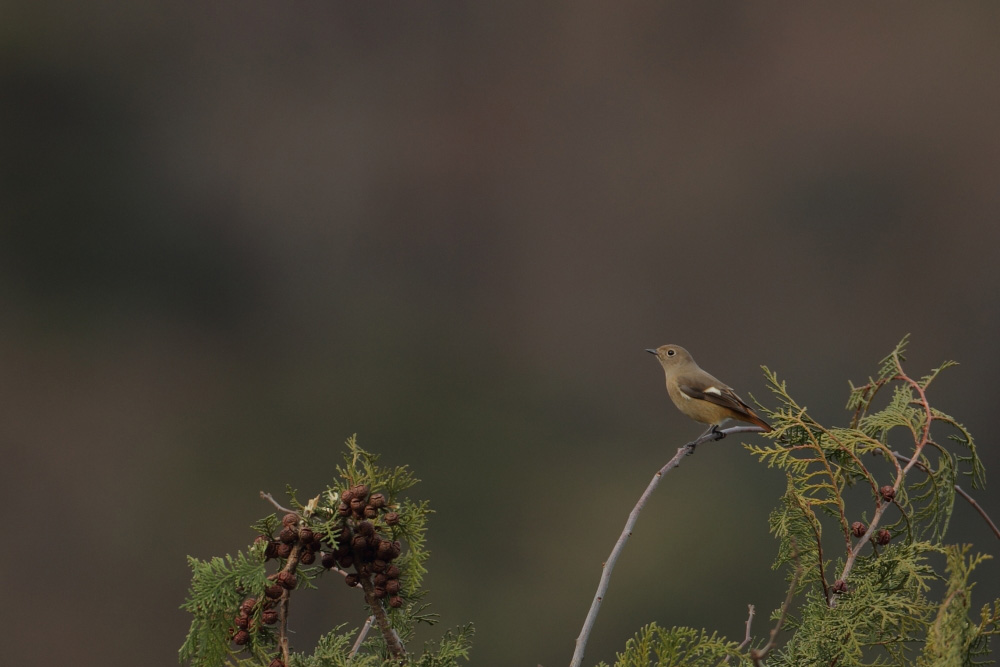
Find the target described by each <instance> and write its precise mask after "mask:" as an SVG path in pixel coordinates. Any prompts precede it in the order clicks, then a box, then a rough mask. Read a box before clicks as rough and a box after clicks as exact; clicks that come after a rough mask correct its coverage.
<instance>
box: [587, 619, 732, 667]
mask: <svg viewBox="0 0 1000 667" xmlns="http://www.w3.org/2000/svg"><path fill="white" fill-rule="evenodd" d="M727 658H737V661H736V662H733V663H732V664H733V665H740V664H749V662H740V660H744V661H745V660H747V659H746V658H743V657H742V656H741V654H740V651H739V647H738V645H737V644H736V642H730V641H726V640H725V639H724V638H722V637H719V636H717V635H716V634H715V633H712V634H711V635H709V634H707V633H706V632H705V631H704V630H694V629H692V628H671V629H669V630H667V629H666V628H661V627H660V626H658V625H657V624H656V623H650V624H649V625H647V626H646V627H644V628H642V629H641V630H639V632H638V633H636V635H635V637H633V638H632V639H630V640H628V643H627V644H625V650H624V651H623V652H622V653H619V654H618V655H617V656H616V659H615V665H614V667H675V666H676V665H686V666H688V667H717V666H718V665H719V663H720V661H722V660H725V659H727ZM598 667H607V663H604V662H602V663H600V664H599V666H598Z"/></svg>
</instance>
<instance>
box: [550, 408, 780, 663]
mask: <svg viewBox="0 0 1000 667" xmlns="http://www.w3.org/2000/svg"><path fill="white" fill-rule="evenodd" d="M763 432H764V429H762V428H761V427H759V426H733V427H730V428H727V429H723V430H721V431H714V430H711V429H710V430H708V431H705V432H704V433H702V434H701V435H700V436H699V437H698V438H697V439H696V440H692V441H691V442H689V443H687V444H686V445H684V446H683V447H681V448H679V449H678V450H677V453H676V454H675V455H674V457H673V458H672V459H670V460H669V461H667V464H666V465H665V466H663V467H662V468H660V469H659V470H658V471H657V472H656V474H655V475H653V479H652V480H651V481H650V482H649V486H647V487H646V490H645V491H644V492H643V494H642V495H641V496H640V497H639V502H637V503H636V504H635V507H633V508H632V512H631V514H629V515H628V521H626V522H625V528H624V530H622V534H621V536H620V537H619V538H618V541H617V542H616V543H615V546H614V549H612V550H611V555H610V556H609V557H608V560H607V561H606V562H605V563H604V565H603V566H602V567H603V572H601V581H600V583H599V584H598V585H597V593H596V594H595V595H594V601H593V602H591V604H590V611H589V612H587V618H586V620H585V621H584V622H583V629H581V630H580V636H579V637H577V638H576V649H575V650H574V651H573V659H572V660H571V661H570V663H569V664H570V667H580V665H581V664H582V663H583V654H584V651H585V650H586V648H587V640H588V639H589V638H590V632H591V630H592V629H593V627H594V622H595V621H596V620H597V612H598V611H600V608H601V602H602V601H603V600H604V595H605V593H607V590H608V583H609V582H610V581H611V571H612V570H613V569H614V567H615V562H616V561H617V560H618V556H620V555H621V552H622V549H624V548H625V543H626V542H627V541H628V538H629V537H631V535H632V528H633V526H635V522H636V520H637V519H638V518H639V512H641V511H642V508H643V507H645V506H646V501H648V500H649V497H650V496H651V495H652V494H653V491H655V490H656V487H657V486H658V485H659V483H660V480H661V479H663V476H664V475H665V474H667V473H668V472H670V471H671V470H672V469H674V468H676V467H677V466H679V465H680V464H681V460H682V459H683V458H684V457H685V456H687V455H688V454H692V453H693V452H694V449H695V447H697V446H698V445H700V444H701V443H703V442H708V441H710V440H721V439H722V438H724V437H726V436H727V435H729V434H731V433H763Z"/></svg>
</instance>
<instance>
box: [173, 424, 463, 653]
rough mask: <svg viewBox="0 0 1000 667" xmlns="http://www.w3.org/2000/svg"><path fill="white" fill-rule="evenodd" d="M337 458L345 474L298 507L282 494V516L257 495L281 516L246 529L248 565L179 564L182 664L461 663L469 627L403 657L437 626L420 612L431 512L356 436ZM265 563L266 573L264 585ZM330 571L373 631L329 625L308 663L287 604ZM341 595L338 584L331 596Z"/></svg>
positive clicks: (237, 561) (222, 561)
mask: <svg viewBox="0 0 1000 667" xmlns="http://www.w3.org/2000/svg"><path fill="white" fill-rule="evenodd" d="M346 449H347V451H346V453H345V455H344V464H343V465H341V466H337V474H338V477H339V480H335V481H334V482H333V484H331V485H330V486H329V487H327V488H326V489H325V490H323V491H321V492H320V493H319V494H317V495H316V496H314V497H312V498H311V499H309V500H308V501H306V502H305V503H303V502H300V501H299V500H298V498H297V492H296V490H295V489H293V488H291V487H290V486H289V487H288V488H287V495H288V500H287V501H286V504H287V507H285V506H284V505H283V504H282V503H280V502H278V501H277V500H275V499H274V498H273V497H272V496H271V494H267V493H264V492H261V497H262V498H263V499H265V500H267V501H268V502H269V503H271V505H273V506H274V507H275V508H276V509H278V510H279V511H280V512H282V513H283V514H284V516H283V517H282V518H280V519H279V517H278V515H276V514H269V515H267V516H265V517H263V518H262V519H260V520H258V521H256V522H255V523H254V524H253V526H252V528H253V530H254V531H255V532H256V533H257V534H258V537H257V540H256V541H255V542H254V544H253V546H252V547H251V548H250V549H249V551H248V553H247V555H244V554H243V553H242V552H240V553H238V554H237V555H236V556H226V557H225V558H213V559H210V560H209V561H204V562H203V561H199V560H198V559H195V558H189V562H190V564H191V568H192V574H193V576H192V586H191V591H190V593H189V595H188V600H187V602H186V603H185V604H184V606H183V608H184V609H185V610H187V611H189V612H190V613H191V614H192V615H193V617H194V619H193V620H192V624H191V631H190V632H189V634H188V637H187V639H186V640H185V642H184V645H183V646H182V647H181V650H180V654H179V657H180V660H181V662H184V663H189V664H191V665H193V666H195V667H218V666H219V665H247V666H250V665H257V666H261V665H268V666H269V667H291V666H293V665H294V666H295V667H336V666H343V667H346V666H347V665H350V666H351V667H375V666H379V667H383V666H388V665H403V664H413V665H422V666H426V667H431V666H434V667H454V666H455V665H457V664H458V663H459V661H462V660H465V659H467V658H468V654H469V649H470V647H471V640H472V626H471V625H467V626H463V627H462V628H459V629H458V630H457V631H455V632H448V633H445V635H444V636H443V637H442V639H441V640H440V641H439V642H437V643H434V644H426V645H425V646H424V649H423V651H422V652H420V653H417V654H413V653H410V652H408V651H407V649H406V648H405V646H406V643H407V642H409V641H410V640H411V639H412V638H413V637H414V626H415V625H416V624H417V623H433V622H434V621H435V620H436V618H435V615H434V614H430V613H428V612H427V611H426V609H427V605H426V603H423V602H421V599H422V598H423V597H424V595H425V593H426V591H424V590H423V589H422V586H421V584H422V580H423V575H424V574H425V573H426V571H427V570H426V566H425V563H426V560H427V557H428V553H427V550H426V547H425V533H426V530H427V519H428V516H429V515H430V513H431V509H430V507H429V506H428V504H427V502H426V501H416V500H412V499H410V498H406V497H403V496H402V493H403V492H404V491H406V490H407V489H409V488H410V487H412V486H413V485H414V484H416V483H417V481H418V480H417V479H416V477H415V476H414V475H413V473H412V472H410V470H409V469H408V468H407V467H406V466H397V467H394V468H387V467H383V466H380V465H379V464H378V456H376V455H375V454H372V453H370V452H367V451H365V450H364V449H362V448H361V447H360V446H359V445H358V444H357V440H356V438H354V437H351V438H350V439H349V440H348V441H347V445H346ZM271 563H274V564H276V568H274V566H272V568H274V569H273V571H271V572H270V574H269V573H268V570H269V564H271ZM313 563H317V565H315V566H314V565H313ZM320 565H321V566H322V567H321V566H320ZM328 572H329V573H333V574H334V575H335V579H336V580H337V581H344V582H346V583H347V584H348V586H350V587H358V588H360V589H361V591H362V595H361V596H359V598H358V600H359V602H360V603H361V604H363V606H364V608H365V616H367V617H369V619H371V622H366V624H365V626H364V628H365V629H364V631H363V632H362V631H353V632H352V631H347V630H345V629H344V628H345V626H338V627H337V628H334V630H333V631H331V632H330V633H328V634H326V635H324V636H323V637H322V638H321V639H320V641H319V642H318V644H317V646H316V648H315V650H314V651H313V652H312V653H305V652H295V651H293V650H292V647H291V646H290V638H291V629H290V624H291V622H292V620H293V619H292V618H291V617H290V612H289V610H290V605H289V600H290V597H291V594H292V592H294V591H297V590H303V589H317V588H318V586H317V585H316V584H317V582H318V581H319V580H320V579H321V578H322V577H323V576H324V575H325V574H326V573H328ZM348 590H349V589H347V588H344V587H343V585H342V584H341V585H340V586H337V588H336V591H337V592H338V593H339V592H340V591H344V592H345V593H346V591H348ZM371 626H374V627H376V628H377V629H378V632H377V633H375V634H374V636H368V634H369V633H368V632H367V628H368V627H371ZM352 638H353V639H352Z"/></svg>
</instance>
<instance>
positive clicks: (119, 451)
mask: <svg viewBox="0 0 1000 667" xmlns="http://www.w3.org/2000/svg"><path fill="white" fill-rule="evenodd" d="M2 15H3V20H2V21H0V91H2V94H0V119H2V135H0V141H2V145H0V154H2V156H3V157H2V159H0V165H2V167H0V168H2V172H0V173H2V179H3V180H2V190H0V201H2V202H3V204H2V206H0V313H2V316H0V424H2V427H0V434H2V447H3V458H4V465H3V467H2V476H3V477H2V489H3V507H4V511H5V515H6V520H5V525H6V531H7V539H6V540H5V548H4V549H3V556H2V558H3V571H4V573H5V582H6V583H5V584H4V586H5V590H6V592H7V594H6V595H5V604H4V609H3V612H2V613H3V617H4V624H5V627H6V628H7V630H8V631H9V632H10V633H11V634H10V637H11V641H10V642H8V647H7V649H6V650H5V651H4V661H5V662H9V664H69V663H73V664H76V665H81V666H87V665H108V664H114V665H131V664H143V665H170V664H174V663H175V661H176V653H175V652H176V650H177V648H178V647H179V645H180V643H181V641H182V639H183V637H184V634H185V632H186V629H187V623H188V621H189V619H188V618H187V617H186V616H185V614H184V613H183V612H181V611H180V610H179V609H178V606H179V605H180V604H181V603H182V601H183V599H184V596H185V592H186V587H187V583H188V571H187V568H186V565H185V561H184V557H185V556H186V555H187V554H191V555H194V556H198V557H202V558H207V557H209V556H212V555H216V554H222V553H224V552H227V551H232V550H235V549H237V548H242V547H243V546H244V545H245V544H246V543H247V542H248V541H249V540H250V539H251V537H252V535H251V533H250V531H249V529H248V524H249V523H250V522H251V521H253V520H254V519H256V518H258V517H259V516H261V515H262V514H264V513H266V512H267V511H268V507H267V506H266V505H264V504H263V503H262V502H261V501H260V500H259V499H258V498H257V492H258V491H259V490H261V489H265V490H270V491H281V490H282V489H283V488H284V484H285V483H286V482H289V483H291V484H293V485H294V486H296V487H298V488H299V489H301V490H302V491H303V493H309V492H311V491H314V490H316V489H318V488H320V487H321V486H322V485H324V484H325V483H327V482H328V481H329V480H330V478H331V475H332V470H333V466H334V464H335V463H336V462H337V461H338V460H339V456H340V443H341V442H342V441H343V440H344V439H345V438H346V437H347V436H349V435H350V434H351V433H354V432H357V433H358V434H359V436H360V441H361V443H362V444H363V445H364V446H366V447H368V448H371V449H374V450H377V451H380V452H382V453H383V454H384V457H385V458H384V460H385V461H386V462H387V463H392V464H396V463H408V464H410V465H411V466H412V467H413V468H414V469H415V470H416V471H417V474H418V476H420V477H421V478H422V479H423V480H424V481H423V482H422V483H421V484H420V486H419V487H417V489H416V490H415V492H416V494H418V495H419V496H421V497H427V498H429V499H430V500H431V501H432V503H433V506H434V508H435V509H436V510H437V513H436V514H435V515H434V517H433V521H432V523H431V529H430V535H429V547H430V549H431V550H432V552H433V555H432V559H431V561H430V563H429V566H430V569H431V574H430V576H429V577H428V579H427V584H428V587H429V589H430V590H431V595H430V597H429V600H430V601H431V602H432V603H433V605H434V608H435V609H436V610H437V611H438V612H440V613H441V615H442V626H453V625H457V624H459V623H461V622H464V621H466V620H472V621H474V622H475V623H476V625H477V627H478V636H477V638H476V644H475V648H474V653H473V664H475V665H484V666H487V667H489V666H499V665H532V666H533V665H535V664H538V663H541V664H544V665H547V666H549V667H551V666H554V665H560V664H566V663H567V662H568V660H569V657H570V654H571V652H572V645H573V640H574V639H575V637H576V635H577V633H578V632H579V628H580V625H581V623H582V621H583V618H584V615H585V613H586V609H587V606H588V604H589V602H590V598H591V596H592V595H593V591H594V589H595V587H596V585H597V579H598V576H599V572H600V563H601V562H602V561H603V560H604V559H605V558H606V557H607V554H608V552H609V551H610V548H611V546H612V544H613V542H614V539H615V538H616V536H617V534H618V531H619V530H620V529H621V526H622V524H623V522H624V520H625V517H626V515H627V514H628V511H629V509H630V508H631V506H632V504H633V502H634V500H635V499H636V497H637V496H638V495H639V493H640V492H641V490H642V489H643V488H644V486H645V484H646V483H647V481H648V480H649V478H650V476H651V474H652V473H653V471H655V470H656V469H657V468H658V467H659V466H660V465H662V463H664V462H665V461H666V459H667V458H668V457H669V456H670V455H672V454H673V452H674V451H675V449H676V447H677V446H678V445H680V444H681V443H683V442H684V441H685V440H687V439H689V438H690V437H692V436H693V435H695V434H697V432H698V430H699V427H698V426H697V425H695V424H693V423H691V422H688V421H685V420H684V419H683V418H682V417H681V416H680V415H678V414H677V413H676V412H675V411H674V409H673V408H672V407H671V406H670V405H669V403H668V399H667V396H666V393H665V391H664V389H663V385H662V375H661V371H660V369H659V367H658V366H657V364H656V362H655V360H654V359H652V358H651V357H650V356H649V355H647V354H646V353H644V352H643V349H644V348H647V347H652V346H657V345H660V344H663V343H667V342H672V343H679V344H682V345H685V346H687V347H688V348H689V349H691V350H692V351H693V353H694V354H695V356H696V357H697V359H698V360H699V361H700V362H701V363H702V365H703V366H705V367H706V368H707V369H708V370H709V371H711V372H713V373H715V374H717V375H719V376H721V377H722V378H723V379H724V380H726V381H727V382H729V383H730V384H732V385H733V386H735V387H736V388H737V389H738V390H739V391H740V392H741V393H743V394H744V395H746V394H753V395H754V396H756V397H757V398H758V399H760V400H762V401H764V402H765V403H767V404H769V405H773V401H772V400H771V399H770V397H769V396H768V394H767V392H766V390H765V388H764V383H763V379H762V376H761V373H760V372H759V369H758V366H759V365H760V364H767V365H768V366H770V367H772V368H774V369H776V370H778V371H779V373H780V374H781V375H782V377H784V378H786V379H787V380H788V381H789V384H790V387H791V389H792V391H793V393H794V395H795V396H796V397H797V398H798V399H799V401H800V402H802V403H803V404H805V405H808V406H809V407H810V409H811V410H812V412H813V414H814V416H815V417H816V418H818V419H820V420H824V421H830V422H834V423H843V420H844V419H845V416H846V414H845V411H844V410H843V405H844V403H845V401H846V397H847V391H848V384H847V383H848V380H853V381H855V382H861V381H864V380H865V379H866V378H867V377H868V375H869V374H871V373H873V372H875V368H876V363H877V361H878V360H879V359H880V358H881V357H882V356H884V355H885V354H886V353H887V352H889V351H890V350H891V349H892V346H893V345H894V344H895V343H896V341H897V340H899V339H900V338H901V337H902V336H903V335H904V334H905V333H907V332H910V333H912V335H913V340H912V345H911V351H912V354H911V357H910V360H911V368H912V370H913V371H914V372H915V373H918V374H919V373H923V372H925V371H927V370H928V369H929V368H931V367H932V366H935V365H937V363H938V362H940V361H942V360H944V359H950V358H954V359H957V360H959V361H961V362H962V365H961V366H959V367H958V368H957V369H954V370H952V371H950V372H948V373H947V374H946V375H945V376H943V377H942V378H941V379H940V381H939V382H940V384H939V385H938V386H937V387H936V391H935V392H934V393H933V394H932V398H933V399H935V400H936V403H937V405H938V407H940V408H941V409H943V410H945V411H946V412H950V413H952V414H954V415H955V416H956V417H957V418H958V419H960V420H961V421H963V422H964V423H965V424H966V425H967V426H968V427H969V428H970V429H971V430H972V431H973V433H974V434H976V435H978V436H979V438H980V443H981V446H982V452H983V456H984V457H985V459H986V462H987V465H988V466H989V468H990V470H991V472H993V471H995V470H996V468H997V464H998V463H1000V456H998V454H997V452H998V448H997V446H996V444H995V442H994V439H993V438H992V437H991V428H992V427H993V426H995V414H996V401H997V391H996V378H997V377H998V375H1000V353H998V347H997V340H996V338H997V336H996V334H997V329H998V324H1000V308H998V306H1000V303H998V302H1000V268H998V264H1000V243H998V241H1000V227H998V211H1000V187H998V178H1000V123H998V122H997V118H998V102H1000V86H998V74H997V72H998V71H1000V70H998V65H1000V37H998V35H1000V9H998V8H997V7H996V6H995V5H990V4H987V3H980V4H973V5H967V4H962V5H960V6H959V5H946V4H943V3H942V4H938V5H936V6H926V5H921V6H914V5H902V4H898V5H897V4H888V5H882V6H881V7H880V8H879V9H877V10H871V9H864V10H860V9H858V10H854V9H850V8H847V9H840V10H837V11H834V10H831V9H829V8H826V7H819V6H808V7H804V6H799V5H797V4H792V3H786V4H783V5H782V4H778V3H774V4H766V5H755V6H753V7H751V6H750V5H749V4H746V3H717V2H699V3H683V4H681V3H588V2H584V3H550V4H539V3H534V2H522V3H518V2H514V3H490V4H487V3H479V4H469V3H466V4H462V3H439V4H435V5H434V6H415V5H412V4H410V3H392V4H389V3H350V4H343V5H340V4H338V5H336V6H332V7H331V6H320V5H319V4H318V3H272V4H270V5H269V6H267V7H263V8H262V7H260V6H257V5H248V4H246V3H222V4H213V5H211V6H204V7H195V6H193V5H192V6H185V5H184V4H181V3H172V2H144V3H115V2H94V3H76V2H55V3H48V4H43V3H29V2H22V3H4V5H3V8H2ZM747 439H748V440H752V439H753V437H752V436H751V437H750V438H747ZM993 481H994V486H993V487H991V489H989V490H987V491H985V492H980V494H979V499H980V500H981V502H982V503H983V504H984V505H985V506H986V507H987V509H988V510H989V511H991V513H992V514H993V516H994V517H998V516H1000V495H998V494H997V492H996V491H995V489H996V478H995V477H993ZM783 490H784V482H783V479H782V476H781V475H780V474H779V473H777V472H775V471H773V470H766V469H764V468H762V467H761V466H759V465H757V464H756V463H754V462H753V460H752V459H751V457H750V456H749V455H748V454H747V453H746V452H745V451H744V450H742V449H741V448H740V447H739V441H738V439H735V438H733V439H730V440H727V441H725V442H722V443H719V444H713V445H710V446H706V447H704V448H702V449H701V450H699V451H698V453H697V455H696V456H695V457H693V458H691V459H688V460H687V461H686V462H685V464H684V465H683V466H682V467H681V468H680V469H679V470H677V471H675V472H674V473H672V474H671V475H670V477H669V478H668V480H667V481H666V483H665V484H664V485H663V486H662V487H661V489H660V490H659V491H658V493H657V494H656V496H655V498H654V499H653V501H652V502H651V503H650V505H649V506H648V507H647V509H646V510H645V513H644V514H643V515H642V517H641V519H640V521H639V524H638V526H637V529H636V533H635V536H634V538H633V540H632V541H631V542H630V544H629V546H628V548H627V550H626V552H625V555H624V556H623V558H622V559H621V561H619V565H618V570H617V572H616V576H615V578H614V580H613V582H612V587H611V591H610V595H609V596H608V599H607V602H606V604H605V607H604V609H603V611H602V613H601V615H600V617H599V618H598V623H597V627H596V629H595V634H594V637H593V640H592V645H591V649H590V651H589V652H588V663H591V664H592V663H593V662H596V661H597V660H599V659H608V660H610V659H612V658H613V653H614V650H615V649H620V648H621V647H622V646H623V645H624V642H625V640H626V639H627V637H629V636H630V635H631V634H632V633H633V632H634V631H636V630H637V629H638V628H639V627H640V626H641V625H642V624H643V623H645V622H648V621H652V620H656V621H658V622H660V623H662V624H665V625H673V624H685V625H693V626H696V627H707V628H709V629H711V630H718V631H720V632H722V633H724V634H727V635H729V636H730V637H734V638H737V639H738V638H740V637H742V634H743V621H744V619H745V613H746V604H747V603H750V602H752V603H755V604H756V605H757V606H758V609H759V610H761V612H762V613H761V614H760V616H759V619H760V620H759V621H758V626H757V628H756V630H757V634H758V635H763V633H764V632H765V631H766V627H767V626H766V621H764V620H763V619H765V618H766V617H767V610H770V609H772V608H774V607H775V606H777V604H778V603H779V602H780V600H781V598H782V597H783V595H784V591H783V587H782V584H781V574H780V573H775V572H772V571H771V570H770V563H771V559H772V558H773V555H774V552H775V543H774V541H773V540H772V538H770V537H769V536H768V535H767V529H766V525H767V523H766V522H767V515H768V512H769V510H770V508H771V507H773V506H774V505H775V503H776V501H777V498H778V496H779V495H780V494H781V493H782V491H783ZM951 537H952V539H954V540H956V541H959V540H965V541H973V542H975V543H976V544H977V545H978V546H979V547H980V548H982V549H986V550H990V551H993V552H996V550H997V541H996V540H995V539H994V538H993V537H992V535H991V534H990V533H989V532H988V530H987V529H986V528H985V527H984V525H983V524H982V522H981V521H979V519H978V517H976V516H974V515H973V513H972V512H971V510H970V509H969V508H968V507H966V506H964V505H960V506H958V507H957V509H956V517H955V522H954V527H953V532H952V534H951ZM997 568H998V565H997V563H996V562H995V561H994V562H991V563H988V564H986V565H984V566H983V568H982V572H981V575H980V579H981V580H982V581H983V582H984V584H983V585H981V586H980V587H979V588H977V589H976V594H977V597H976V599H975V600H974V606H976V607H977V606H978V605H979V604H981V603H983V602H985V601H987V599H988V598H990V597H995V596H997V595H998V594H1000V590H998V589H1000V584H997V583H996V582H997V581H998V580H1000V576H998V574H997V572H998V570H997ZM358 604H359V599H358V596H357V595H356V594H354V592H352V591H348V590H347V589H346V588H345V587H343V586H342V584H338V585H336V586H332V587H330V586H326V587H324V592H323V593H321V594H315V593H312V594H309V593H305V594H302V595H300V596H296V600H295V601H294V602H293V606H294V609H293V615H294V626H295V629H296V635H295V638H294V643H295V645H296V646H299V647H303V648H308V647H310V646H311V645H312V642H314V641H315V638H316V636H317V634H318V633H319V632H320V631H321V630H322V629H325V628H328V627H330V626H332V625H333V624H336V623H340V622H349V623H352V624H359V623H360V622H361V621H362V619H363V612H362V610H361V609H360V608H359V606H358ZM439 632H440V630H438V629H434V630H431V631H425V632H424V633H423V635H422V637H423V638H431V637H435V636H437V634H438V633H439Z"/></svg>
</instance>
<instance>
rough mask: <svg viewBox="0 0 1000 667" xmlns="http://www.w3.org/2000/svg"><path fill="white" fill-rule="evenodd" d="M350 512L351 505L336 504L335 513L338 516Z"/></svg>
mask: <svg viewBox="0 0 1000 667" xmlns="http://www.w3.org/2000/svg"><path fill="white" fill-rule="evenodd" d="M350 513H351V506H350V505H348V504H347V503H340V504H339V505H337V514H339V515H340V516H347V515H348V514H350Z"/></svg>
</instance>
